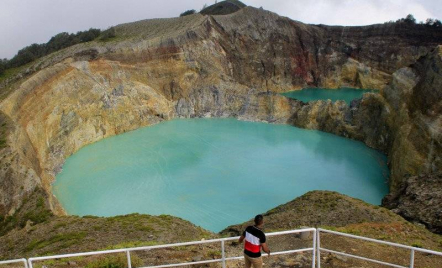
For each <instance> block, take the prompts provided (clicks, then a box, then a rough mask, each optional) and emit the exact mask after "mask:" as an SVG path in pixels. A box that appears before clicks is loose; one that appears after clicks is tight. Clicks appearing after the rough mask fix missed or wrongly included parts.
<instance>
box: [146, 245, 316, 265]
mask: <svg viewBox="0 0 442 268" xmlns="http://www.w3.org/2000/svg"><path fill="white" fill-rule="evenodd" d="M312 250H314V249H313V248H305V249H295V250H287V251H278V252H273V253H272V256H273V255H283V254H291V253H299V252H304V251H312ZM263 256H264V257H267V256H268V255H267V254H263ZM241 259H244V257H243V256H238V257H229V258H225V260H226V261H231V260H241ZM213 262H222V259H215V260H205V261H196V262H185V263H175V264H164V265H157V266H145V267H140V268H167V267H176V266H186V265H197V264H205V263H213Z"/></svg>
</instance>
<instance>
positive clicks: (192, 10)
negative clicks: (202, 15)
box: [180, 9, 196, 17]
mask: <svg viewBox="0 0 442 268" xmlns="http://www.w3.org/2000/svg"><path fill="white" fill-rule="evenodd" d="M195 13H196V11H195V9H191V10H187V11H184V12H183V13H181V14H180V17H184V16H188V15H192V14H195Z"/></svg>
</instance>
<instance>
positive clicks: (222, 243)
mask: <svg viewBox="0 0 442 268" xmlns="http://www.w3.org/2000/svg"><path fill="white" fill-rule="evenodd" d="M304 232H311V233H312V237H313V238H312V243H313V246H312V247H311V248H301V249H295V250H287V251H279V252H274V253H272V255H283V254H293V253H300V252H306V251H311V252H312V268H315V259H316V258H315V254H316V250H315V249H316V241H317V239H316V229H315V228H306V229H300V230H291V231H283V232H274V233H268V234H266V236H267V237H272V236H278V235H287V234H297V233H304ZM238 238H239V236H238V237H229V238H220V239H211V240H203V241H193V242H185V243H176V244H167V245H156V246H146V247H136V248H126V249H114V250H104V251H95V252H85V253H74V254H64V255H56V256H45V257H35V258H30V259H28V266H29V268H33V263H34V262H36V261H44V260H51V259H62V258H72V257H82V256H93V255H102V254H111V253H126V256H127V267H128V268H132V263H131V254H130V253H131V252H133V251H142V250H152V249H162V248H171V247H182V246H193V245H202V244H210V243H220V246H221V258H220V259H213V260H203V261H193V262H183V263H174V264H164V265H154V266H145V267H141V268H166V267H179V266H187V265H196V264H207V263H222V267H223V268H225V267H226V262H227V261H231V260H240V259H243V258H244V257H243V256H236V257H226V251H225V243H226V242H227V241H232V240H238ZM264 256H266V255H264Z"/></svg>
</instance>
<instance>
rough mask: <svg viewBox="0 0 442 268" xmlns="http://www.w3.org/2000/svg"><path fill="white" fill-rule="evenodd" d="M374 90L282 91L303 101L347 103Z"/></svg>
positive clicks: (316, 89)
mask: <svg viewBox="0 0 442 268" xmlns="http://www.w3.org/2000/svg"><path fill="white" fill-rule="evenodd" d="M368 92H372V93H373V92H374V93H378V92H379V91H378V90H368V89H357V88H338V89H327V88H304V89H302V90H296V91H290V92H285V93H282V95H283V96H286V97H288V98H291V99H297V100H300V101H303V102H309V101H316V100H331V101H333V102H335V101H338V100H343V101H345V102H346V103H347V104H350V103H351V101H352V100H354V99H359V98H362V96H363V95H364V93H368Z"/></svg>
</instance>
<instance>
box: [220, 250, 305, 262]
mask: <svg viewBox="0 0 442 268" xmlns="http://www.w3.org/2000/svg"><path fill="white" fill-rule="evenodd" d="M312 250H313V248H303V249H294V250H287V251H278V252H272V254H271V255H270V256H273V255H283V254H291V253H299V252H305V251H312ZM262 256H263V257H268V255H267V254H262ZM241 259H244V256H238V257H228V258H226V261H233V260H241Z"/></svg>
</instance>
